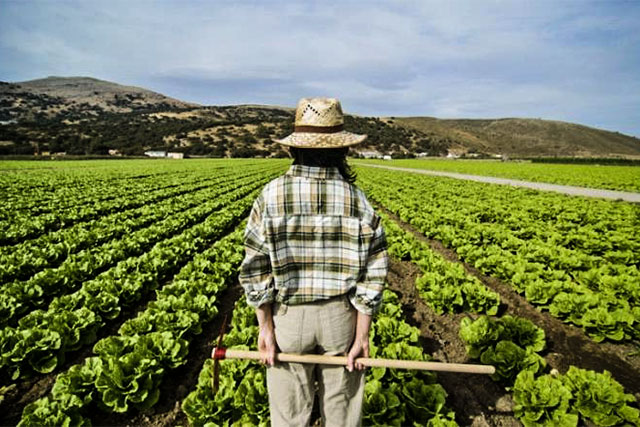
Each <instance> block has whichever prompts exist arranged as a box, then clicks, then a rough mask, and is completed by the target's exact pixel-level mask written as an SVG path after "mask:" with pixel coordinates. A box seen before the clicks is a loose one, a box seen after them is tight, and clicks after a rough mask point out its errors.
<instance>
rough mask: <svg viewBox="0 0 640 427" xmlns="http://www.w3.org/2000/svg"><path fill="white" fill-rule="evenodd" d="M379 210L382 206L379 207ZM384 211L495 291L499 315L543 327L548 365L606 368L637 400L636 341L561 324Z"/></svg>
mask: <svg viewBox="0 0 640 427" xmlns="http://www.w3.org/2000/svg"><path fill="white" fill-rule="evenodd" d="M378 209H381V208H380V207H378ZM383 210H384V209H383ZM385 212H386V213H387V214H388V215H389V216H390V217H391V218H392V219H393V220H394V221H396V222H397V223H398V224H400V225H401V226H402V227H403V228H404V229H406V230H408V231H410V232H412V233H413V234H414V235H415V236H416V237H418V238H419V239H420V240H422V241H424V242H426V243H428V244H429V245H430V246H431V248H432V249H433V250H435V251H436V252H438V253H439V254H441V255H442V256H443V257H444V258H445V259H447V260H449V261H451V262H458V263H461V264H462V265H463V266H464V268H465V270H466V271H467V272H468V273H469V274H471V275H473V276H475V277H477V278H478V279H479V280H480V281H481V282H482V283H484V284H485V286H487V287H488V288H490V289H492V290H493V291H495V292H497V293H498V294H499V295H500V299H501V302H502V304H501V313H502V314H511V315H514V316H519V317H524V318H526V319H529V320H531V321H532V322H534V323H535V324H536V325H537V326H539V327H541V328H542V329H544V331H545V334H546V337H547V349H546V350H545V353H544V354H543V355H544V356H545V359H546V360H547V362H548V364H549V367H550V368H555V369H557V370H558V371H560V372H562V373H564V372H566V371H567V370H568V369H569V366H570V365H575V366H577V367H580V368H584V369H593V370H595V371H598V372H601V371H602V370H605V369H606V370H607V371H609V372H611V374H612V376H613V378H615V379H616V381H618V382H620V383H621V384H622V385H623V386H624V387H625V390H626V391H627V392H628V393H633V394H635V396H636V399H638V400H640V354H638V345H637V344H634V343H614V342H601V343H597V342H595V341H593V340H592V339H591V338H589V336H587V335H586V334H585V333H584V331H583V330H582V329H580V328H578V327H576V326H573V325H570V324H568V323H564V322H563V321H562V320H560V319H558V318H555V317H553V316H551V315H550V314H549V313H548V312H543V311H540V310H539V309H537V308H535V307H534V306H532V305H531V304H530V303H529V302H527V300H526V299H525V298H524V297H522V296H521V295H519V294H518V293H516V292H515V291H514V290H513V289H512V288H511V287H510V286H509V285H508V284H507V283H504V282H502V281H500V280H498V279H496V278H494V277H489V276H485V275H483V274H482V273H481V272H480V271H478V270H477V269H476V268H474V267H473V266H471V265H469V264H467V263H464V262H461V261H460V259H459V257H458V255H457V254H456V253H455V252H454V251H453V250H451V249H448V248H446V247H444V245H443V244H442V243H441V242H439V241H436V240H431V239H427V238H426V237H425V236H424V235H423V234H422V233H421V232H420V231H418V230H417V229H415V228H414V227H412V226H411V225H410V224H407V223H405V222H403V221H402V220H400V219H399V218H398V217H397V216H395V215H393V214H392V213H391V212H389V211H386V210H385ZM412 283H413V282H412ZM416 299H419V297H418V298H416ZM461 317H462V316H461Z"/></svg>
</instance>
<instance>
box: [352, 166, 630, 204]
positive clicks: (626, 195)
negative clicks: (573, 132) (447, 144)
mask: <svg viewBox="0 0 640 427" xmlns="http://www.w3.org/2000/svg"><path fill="white" fill-rule="evenodd" d="M354 164H355V165H357V166H367V167H372V168H380V169H389V170H396V171H402V172H412V173H419V174H423V175H435V176H446V177H449V178H456V179H466V180H470V181H477V182H486V183H489V184H501V185H511V186H512V187H525V188H531V189H534V190H541V191H553V192H556V193H562V194H568V195H571V196H584V197H596V198H602V199H613V200H622V201H625V202H633V203H640V193H632V192H628V191H616V190H602V189H598V188H587V187H574V186H571V185H558V184H549V183H546V182H533V181H522V180H519V179H507V178H496V177H493V176H481V175H468V174H463V173H455V172H442V171H433V170H426V169H414V168H401V167H397V166H384V165H373V164H369V163H360V162H354Z"/></svg>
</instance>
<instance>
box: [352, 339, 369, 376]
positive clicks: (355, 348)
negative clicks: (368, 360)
mask: <svg viewBox="0 0 640 427" xmlns="http://www.w3.org/2000/svg"><path fill="white" fill-rule="evenodd" d="M367 332H368V331H367ZM359 357H369V334H368V333H367V335H360V336H356V338H355V340H354V341H353V344H352V345H351V350H349V353H347V370H348V371H349V372H353V368H354V367H355V368H356V369H357V370H359V371H362V370H363V369H364V368H365V366H364V365H363V364H362V363H359V362H356V359H357V358H359Z"/></svg>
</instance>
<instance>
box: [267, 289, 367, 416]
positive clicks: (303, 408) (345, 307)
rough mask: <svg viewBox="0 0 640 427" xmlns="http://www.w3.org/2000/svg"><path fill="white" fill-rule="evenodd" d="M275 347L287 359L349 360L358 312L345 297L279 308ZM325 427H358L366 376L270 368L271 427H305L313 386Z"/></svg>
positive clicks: (319, 368)
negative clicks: (317, 356) (319, 356)
mask: <svg viewBox="0 0 640 427" xmlns="http://www.w3.org/2000/svg"><path fill="white" fill-rule="evenodd" d="M273 322H274V326H275V335H276V342H277V343H278V347H279V348H280V351H282V352H283V353H316V354H326V355H330V356H336V355H345V354H346V353H347V352H348V351H349V347H350V345H351V343H352V341H353V335H354V332H355V325H356V310H355V308H353V306H352V305H351V304H350V303H349V300H348V299H347V297H346V296H343V297H336V298H332V299H329V300H324V301H317V302H313V303H308V304H301V305H292V306H291V305H289V306H287V305H281V304H275V306H274V309H273ZM316 381H317V384H318V390H317V392H318V397H319V402H320V414H321V416H322V419H323V424H324V425H325V426H359V425H360V423H361V419H362V399H363V396H364V371H356V370H354V371H353V372H349V371H347V369H346V368H345V367H344V366H331V365H308V364H301V363H276V365H275V366H273V367H269V368H267V388H268V390H269V409H270V412H271V424H272V425H273V426H276V427H279V426H307V425H309V423H310V419H311V410H312V408H313V400H314V395H315V393H316V387H315V383H316Z"/></svg>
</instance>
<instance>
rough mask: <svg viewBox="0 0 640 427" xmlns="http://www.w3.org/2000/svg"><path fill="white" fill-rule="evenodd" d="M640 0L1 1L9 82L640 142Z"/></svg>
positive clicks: (1, 48) (3, 65)
mask: <svg viewBox="0 0 640 427" xmlns="http://www.w3.org/2000/svg"><path fill="white" fill-rule="evenodd" d="M638 22H640V0H626V1H622V0H620V1H618V0H598V1H590V0H537V1H534V0H530V1H516V0H513V1H506V0H505V1H496V0H467V1H456V0H453V1H452V0H442V1H373V0H370V1H365V0H359V1H349V0H343V1H333V0H329V1H322V2H320V1H289V0H264V1H242V0H234V1H231V0H226V1H189V0H182V1H161V0H127V1H119V0H109V1H106V0H105V1H98V0H84V1H66V0H40V1H35V0H0V80H2V81H9V82H18V81H25V80H31V79H37V78H42V77H46V76H50V75H56V76H90V77H95V78H99V79H104V80H109V81H113V82H116V83H120V84H125V85H134V86H140V87H144V88H146V89H150V90H153V91H156V92H160V93H163V94H165V95H168V96H172V97H174V98H178V99H181V100H184V101H190V102H196V103H199V104H203V105H231V104H244V103H252V104H270V105H281V106H289V107H295V105H296V103H297V101H298V99H300V98H302V97H310V96H330V97H336V98H338V99H340V101H341V103H342V106H343V110H344V111H345V112H347V113H353V114H359V115H365V116H432V117H438V118H501V117H528V118H542V119H550V120H562V121H568V122H574V123H580V124H585V125H587V126H592V127H597V128H601V129H607V130H612V131H618V132H621V133H625V134H629V135H634V136H638V137H640V31H638V30H637V26H638Z"/></svg>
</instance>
